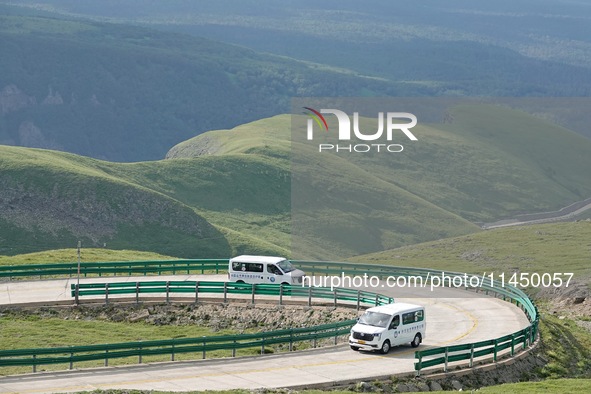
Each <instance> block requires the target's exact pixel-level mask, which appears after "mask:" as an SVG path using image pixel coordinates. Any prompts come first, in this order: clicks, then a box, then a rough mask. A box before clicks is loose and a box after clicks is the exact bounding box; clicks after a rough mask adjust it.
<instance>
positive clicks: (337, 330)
mask: <svg viewBox="0 0 591 394" xmlns="http://www.w3.org/2000/svg"><path fill="white" fill-rule="evenodd" d="M338 337H339V329H338V328H336V327H335V330H334V344H335V345H336V344H337V342H338Z"/></svg>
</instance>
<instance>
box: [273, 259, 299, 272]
mask: <svg viewBox="0 0 591 394" xmlns="http://www.w3.org/2000/svg"><path fill="white" fill-rule="evenodd" d="M277 266H279V268H281V271H283V272H284V273H286V274H287V273H288V272H291V271H295V267H294V266H293V264H292V263H290V262H289V261H287V260H283V261H280V262H278V263H277Z"/></svg>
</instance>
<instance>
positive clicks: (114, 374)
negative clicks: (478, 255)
mask: <svg viewBox="0 0 591 394" xmlns="http://www.w3.org/2000/svg"><path fill="white" fill-rule="evenodd" d="M172 279H174V280H205V277H204V276H200V275H194V276H188V275H185V276H178V275H177V276H175V277H172V276H169V277H165V276H163V277H160V278H159V280H172ZM207 279H208V280H225V279H226V275H219V276H207ZM106 280H108V281H133V282H135V281H142V280H153V277H152V278H150V277H131V278H130V277H116V278H104V277H103V278H92V279H83V280H81V283H84V282H104V281H106ZM74 281H75V280H74ZM74 281H73V280H47V281H36V282H34V283H35V286H31V283H30V282H10V283H2V284H0V304H20V303H30V302H41V301H47V302H53V301H60V300H71V297H70V296H69V288H70V283H75V282H74ZM373 291H377V292H379V293H382V294H386V295H391V296H394V297H395V298H396V301H404V302H411V303H418V304H421V305H425V308H426V316H427V322H428V323H427V338H426V339H425V341H424V343H423V345H422V346H425V347H426V346H442V345H448V344H457V343H465V342H473V341H479V340H485V339H492V338H495V337H499V336H502V335H506V334H509V333H512V332H514V331H517V330H519V329H522V328H525V327H526V326H527V325H528V324H529V322H528V320H527V318H526V316H525V314H524V313H523V312H522V311H521V310H520V309H519V308H517V307H516V306H514V305H511V304H509V303H507V302H504V301H501V300H499V299H495V298H490V297H487V296H484V295H478V294H475V293H472V292H466V291H462V290H455V289H447V288H441V289H436V290H435V291H434V292H433V293H432V292H431V291H429V290H419V289H392V288H379V289H373ZM413 365H414V349H413V348H411V347H410V346H400V347H397V348H394V349H392V351H391V352H390V353H389V354H388V355H379V354H374V353H365V352H353V351H351V350H350V349H349V347H348V346H347V345H344V344H341V345H338V346H333V347H328V348H322V349H314V350H309V351H301V352H292V353H280V354H276V355H265V356H258V357H241V358H234V359H227V358H226V359H211V360H200V361H187V362H175V363H155V364H143V365H134V366H123V367H109V368H93V369H84V370H73V371H63V372H42V373H36V374H27V375H19V376H8V377H0V393H15V392H18V393H54V392H75V391H83V390H95V389H144V390H165V391H189V390H227V389H237V388H244V389H254V388H263V387H266V388H276V387H301V386H303V385H312V384H319V383H330V382H337V381H342V380H354V379H373V378H377V377H383V376H389V375H393V374H397V373H405V372H412V371H413V370H414V368H413Z"/></svg>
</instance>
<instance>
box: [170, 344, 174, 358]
mask: <svg viewBox="0 0 591 394" xmlns="http://www.w3.org/2000/svg"><path fill="white" fill-rule="evenodd" d="M170 361H174V343H173V344H172V350H171V353H170Z"/></svg>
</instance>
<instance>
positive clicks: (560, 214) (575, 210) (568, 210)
mask: <svg viewBox="0 0 591 394" xmlns="http://www.w3.org/2000/svg"><path fill="white" fill-rule="evenodd" d="M589 209H591V198H588V199H586V200H583V201H578V202H576V203H574V204H571V205H569V206H568V207H564V208H562V209H560V210H558V211H554V212H541V213H532V214H526V215H518V216H516V217H515V218H513V219H504V220H499V221H498V222H494V223H485V224H484V225H483V226H482V228H483V229H485V230H491V229H494V228H501V227H511V226H522V225H526V224H542V223H551V222H558V221H564V220H571V219H573V218H575V217H577V216H578V215H580V214H582V213H583V212H585V211H587V210H589Z"/></svg>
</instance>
